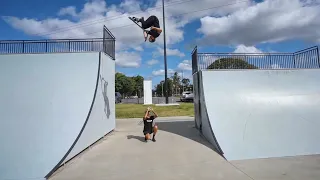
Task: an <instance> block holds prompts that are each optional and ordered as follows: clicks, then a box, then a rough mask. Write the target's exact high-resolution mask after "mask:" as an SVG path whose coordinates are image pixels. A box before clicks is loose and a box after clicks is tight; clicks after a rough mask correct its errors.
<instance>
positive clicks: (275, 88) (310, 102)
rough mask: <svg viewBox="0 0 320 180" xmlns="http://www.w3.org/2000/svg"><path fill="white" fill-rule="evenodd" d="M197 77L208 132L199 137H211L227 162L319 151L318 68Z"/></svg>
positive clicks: (219, 72) (214, 73) (221, 72)
mask: <svg viewBox="0 0 320 180" xmlns="http://www.w3.org/2000/svg"><path fill="white" fill-rule="evenodd" d="M200 76H201V77H200V79H201V82H202V83H201V87H200V88H201V89H202V91H203V98H204V101H203V102H204V103H202V104H203V107H205V109H204V111H206V112H207V118H206V117H204V116H202V117H204V118H202V121H203V122H202V124H203V125H202V127H203V131H205V132H206V131H210V130H212V131H211V132H212V134H209V133H204V135H205V136H206V137H207V138H208V139H213V138H212V136H214V137H215V138H216V139H215V142H214V143H215V144H217V145H218V147H220V148H221V150H222V151H223V153H224V154H223V155H224V157H225V158H226V159H228V160H240V159H253V158H268V157H283V156H296V155H310V154H319V153H320V144H319V143H318V142H319V138H320V131H319V126H320V121H319V118H320V81H319V79H320V70H319V69H295V70H234V71H230V70H228V71H224V70H216V71H209V70H208V71H201V72H200ZM201 111H203V110H201ZM206 120H208V122H205V121H206ZM206 123H207V124H206ZM209 128H210V129H209ZM210 136H211V137H210Z"/></svg>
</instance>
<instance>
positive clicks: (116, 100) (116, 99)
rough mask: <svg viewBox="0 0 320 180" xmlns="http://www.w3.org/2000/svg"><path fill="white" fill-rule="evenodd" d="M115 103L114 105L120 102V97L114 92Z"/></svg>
mask: <svg viewBox="0 0 320 180" xmlns="http://www.w3.org/2000/svg"><path fill="white" fill-rule="evenodd" d="M115 102H116V104H117V103H121V102H122V97H121V94H120V93H119V92H116V94H115Z"/></svg>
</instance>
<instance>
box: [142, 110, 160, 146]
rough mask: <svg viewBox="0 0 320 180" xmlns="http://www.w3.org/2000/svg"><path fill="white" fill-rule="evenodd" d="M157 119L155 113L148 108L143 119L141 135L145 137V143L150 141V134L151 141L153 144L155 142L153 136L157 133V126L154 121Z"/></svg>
mask: <svg viewBox="0 0 320 180" xmlns="http://www.w3.org/2000/svg"><path fill="white" fill-rule="evenodd" d="M150 112H152V113H153V115H151V114H150ZM157 117H158V115H157V113H155V112H154V111H153V109H152V108H150V107H148V109H147V111H146V112H145V114H144V117H143V123H144V127H143V134H144V135H145V138H144V140H145V141H146V142H147V141H148V140H149V139H150V135H151V134H153V137H152V141H153V142H155V141H156V139H155V136H156V134H157V131H158V126H157V125H155V122H154V120H155V118H157Z"/></svg>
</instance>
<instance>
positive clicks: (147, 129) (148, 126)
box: [143, 122, 153, 135]
mask: <svg viewBox="0 0 320 180" xmlns="http://www.w3.org/2000/svg"><path fill="white" fill-rule="evenodd" d="M152 133H153V126H152V122H146V123H145V124H144V127H143V134H144V135H146V134H152Z"/></svg>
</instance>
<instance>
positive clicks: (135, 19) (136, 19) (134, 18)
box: [132, 17, 140, 22]
mask: <svg viewBox="0 0 320 180" xmlns="http://www.w3.org/2000/svg"><path fill="white" fill-rule="evenodd" d="M132 19H133V20H134V21H137V22H139V20H140V19H138V18H136V17H132Z"/></svg>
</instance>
